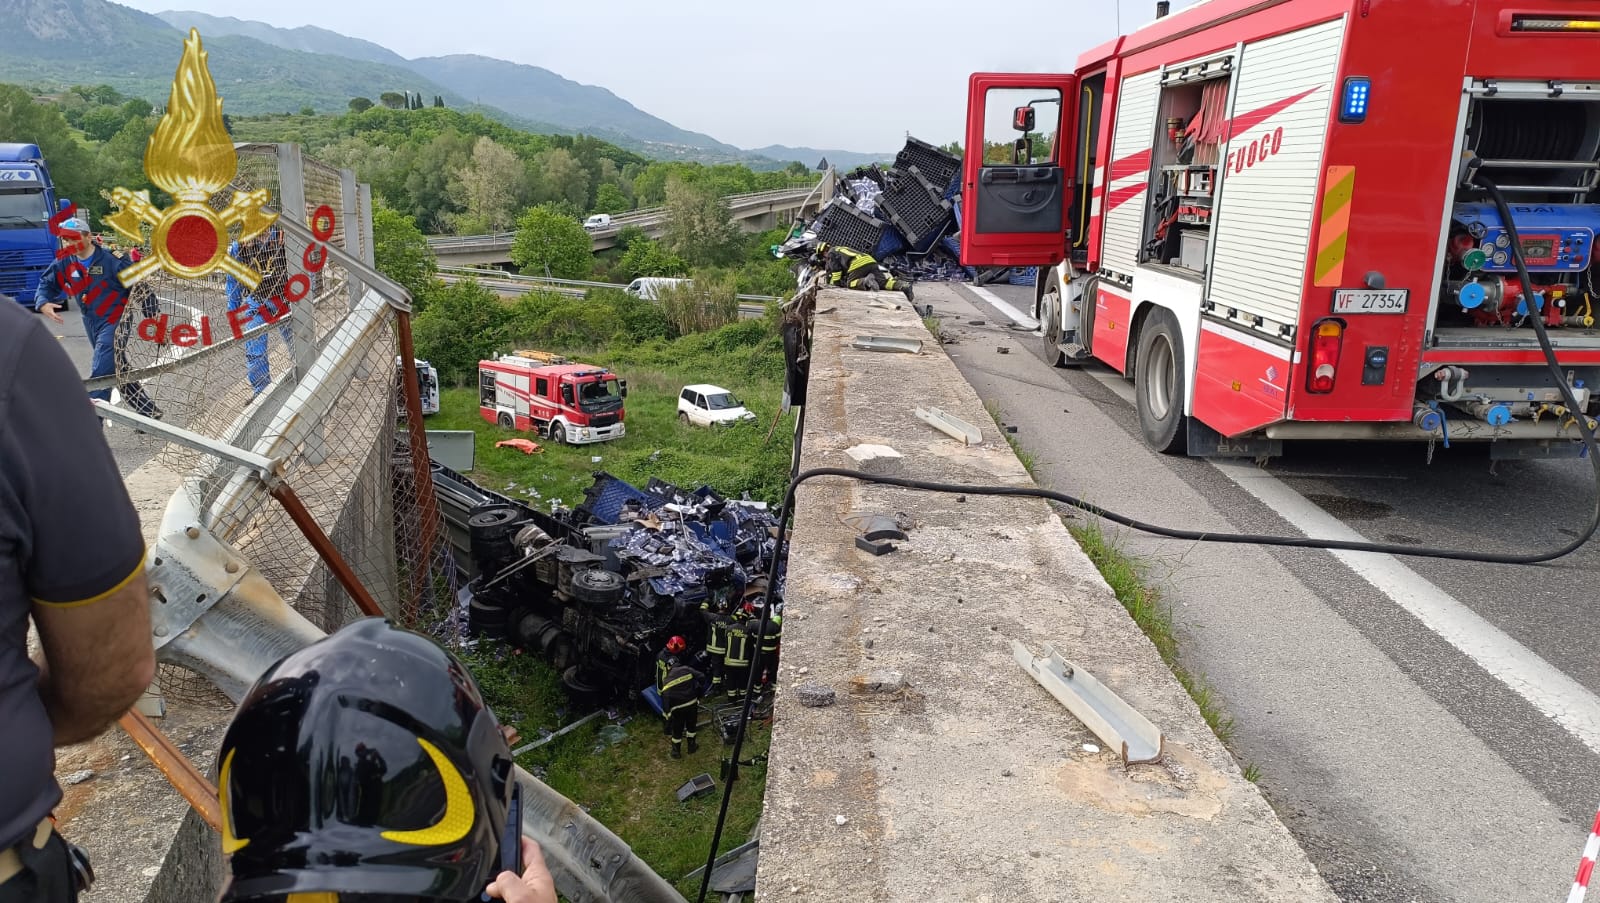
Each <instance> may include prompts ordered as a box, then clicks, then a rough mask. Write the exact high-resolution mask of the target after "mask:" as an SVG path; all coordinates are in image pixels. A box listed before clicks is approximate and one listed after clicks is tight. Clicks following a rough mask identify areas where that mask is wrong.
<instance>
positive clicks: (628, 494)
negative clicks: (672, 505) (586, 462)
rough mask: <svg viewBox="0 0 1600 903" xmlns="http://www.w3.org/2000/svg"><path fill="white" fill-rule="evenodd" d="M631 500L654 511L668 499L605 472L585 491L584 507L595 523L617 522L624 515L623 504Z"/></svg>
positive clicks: (647, 509)
mask: <svg viewBox="0 0 1600 903" xmlns="http://www.w3.org/2000/svg"><path fill="white" fill-rule="evenodd" d="M629 501H637V502H639V504H640V505H642V506H643V507H644V509H645V510H646V511H654V510H656V509H657V508H660V507H661V506H662V505H665V504H666V500H665V499H662V498H660V497H659V496H654V495H651V494H650V493H648V492H643V491H641V490H639V489H636V488H634V487H633V486H631V485H629V484H628V483H626V482H624V481H623V480H619V479H617V478H616V477H613V476H611V475H610V474H603V475H602V476H600V477H599V478H597V479H596V480H595V484H594V485H593V486H590V487H589V488H588V489H587V490H585V491H584V503H583V505H582V508H583V510H585V511H587V512H588V513H589V517H590V518H592V519H593V520H594V522H595V523H600V524H615V523H617V518H618V517H620V516H621V515H622V506H623V505H625V504H626V503H628V502H629Z"/></svg>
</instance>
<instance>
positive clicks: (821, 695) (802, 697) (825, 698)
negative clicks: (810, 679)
mask: <svg viewBox="0 0 1600 903" xmlns="http://www.w3.org/2000/svg"><path fill="white" fill-rule="evenodd" d="M794 692H795V698H796V699H798V700H799V701H800V704H801V705H803V706H805V707H806V708H809V709H825V708H827V707H828V706H830V705H833V703H834V700H836V699H837V698H838V694H836V693H834V691H833V688H832V687H830V686H827V685H825V684H817V683H807V684H801V685H800V686H798V687H795V689H794Z"/></svg>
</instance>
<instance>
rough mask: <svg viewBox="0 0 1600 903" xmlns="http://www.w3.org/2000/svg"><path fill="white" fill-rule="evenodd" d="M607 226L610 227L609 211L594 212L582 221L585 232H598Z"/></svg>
mask: <svg viewBox="0 0 1600 903" xmlns="http://www.w3.org/2000/svg"><path fill="white" fill-rule="evenodd" d="M609 228H611V214H609V213H596V214H595V215H594V216H591V217H589V218H588V219H586V220H584V221H583V229H584V231H585V232H598V231H600V230H601V229H609Z"/></svg>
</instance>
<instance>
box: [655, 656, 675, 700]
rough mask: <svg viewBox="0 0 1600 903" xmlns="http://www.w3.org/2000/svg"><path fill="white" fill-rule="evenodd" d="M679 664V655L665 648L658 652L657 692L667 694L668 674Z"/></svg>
mask: <svg viewBox="0 0 1600 903" xmlns="http://www.w3.org/2000/svg"><path fill="white" fill-rule="evenodd" d="M677 666H678V657H677V656H676V655H673V654H672V653H670V652H668V651H667V650H665V649H663V650H661V651H660V652H658V653H656V692H657V693H660V694H662V695H663V696H665V695H666V692H667V690H666V684H667V675H668V674H670V673H671V672H672V669H673V668H676V667H677Z"/></svg>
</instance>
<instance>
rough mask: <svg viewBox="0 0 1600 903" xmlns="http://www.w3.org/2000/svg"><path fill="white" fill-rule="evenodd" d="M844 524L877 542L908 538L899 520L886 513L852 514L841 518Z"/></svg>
mask: <svg viewBox="0 0 1600 903" xmlns="http://www.w3.org/2000/svg"><path fill="white" fill-rule="evenodd" d="M842 520H843V521H844V523H845V526H848V527H854V528H855V529H856V531H857V532H859V533H860V534H861V535H862V536H863V537H865V538H866V539H868V540H870V541H872V542H878V541H881V540H885V539H899V540H906V539H909V538H910V537H908V536H907V535H906V531H905V530H903V529H901V527H900V522H899V520H897V519H895V518H893V517H890V516H889V515H887V514H852V515H850V516H849V517H846V518H842Z"/></svg>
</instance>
